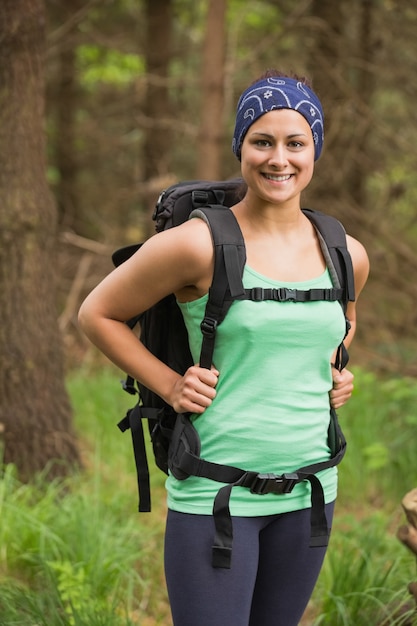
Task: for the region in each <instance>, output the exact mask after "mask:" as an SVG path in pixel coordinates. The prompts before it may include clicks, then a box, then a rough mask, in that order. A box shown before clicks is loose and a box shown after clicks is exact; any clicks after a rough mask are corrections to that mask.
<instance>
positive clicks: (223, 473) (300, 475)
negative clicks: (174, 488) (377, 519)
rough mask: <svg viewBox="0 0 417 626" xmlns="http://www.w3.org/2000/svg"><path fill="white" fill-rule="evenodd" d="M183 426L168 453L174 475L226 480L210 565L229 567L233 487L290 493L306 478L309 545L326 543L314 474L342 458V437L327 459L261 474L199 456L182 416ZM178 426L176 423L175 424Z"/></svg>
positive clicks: (216, 512) (220, 496)
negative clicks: (172, 450)
mask: <svg viewBox="0 0 417 626" xmlns="http://www.w3.org/2000/svg"><path fill="white" fill-rule="evenodd" d="M181 422H182V428H181V430H180V429H178V431H179V432H180V433H181V436H180V441H181V442H182V445H181V448H180V454H178V455H177V454H175V453H174V454H173V455H172V456H171V465H170V469H171V471H172V473H173V474H174V476H177V477H180V479H181V478H185V477H186V476H200V477H202V478H209V479H211V480H215V481H217V482H221V483H228V484H226V485H224V486H223V487H221V488H220V489H219V491H218V493H217V495H216V497H215V499H214V504H213V518H214V525H215V539H214V545H213V547H212V564H213V567H219V568H226V569H229V568H230V567H231V558H232V545H233V523H232V518H231V515H230V507H229V503H230V495H231V492H232V489H233V487H246V488H247V489H250V491H251V492H252V493H254V494H258V495H264V494H267V493H275V494H277V495H283V494H286V493H291V491H292V490H293V489H294V487H295V485H296V484H297V483H300V482H302V481H304V480H308V481H309V483H310V485H311V536H310V546H311V547H323V546H327V544H328V540H329V530H328V527H327V520H326V515H325V508H324V507H325V502H324V493H323V488H322V485H321V483H320V480H319V479H318V478H317V476H316V473H317V472H320V471H323V470H325V469H328V468H330V467H334V466H335V465H337V464H338V463H340V461H341V460H342V458H343V456H344V454H345V451H346V441H345V439H344V438H343V439H342V440H341V444H340V447H339V449H338V450H337V452H336V453H335V454H334V456H332V457H331V458H330V459H327V460H326V461H320V462H318V463H313V464H311V465H308V466H305V467H302V468H300V469H298V470H296V471H294V472H291V473H285V474H281V475H279V476H278V475H276V474H260V473H258V472H254V471H245V470H242V469H240V468H238V467H233V466H229V465H220V464H218V463H213V462H211V461H206V460H205V459H202V458H201V457H200V456H199V447H198V446H197V447H196V439H195V437H194V434H192V433H193V432H194V433H195V429H194V427H193V426H192V425H191V424H190V422H189V421H188V420H186V419H185V418H182V419H181ZM176 428H177V426H176Z"/></svg>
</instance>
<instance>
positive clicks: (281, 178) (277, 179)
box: [264, 174, 291, 183]
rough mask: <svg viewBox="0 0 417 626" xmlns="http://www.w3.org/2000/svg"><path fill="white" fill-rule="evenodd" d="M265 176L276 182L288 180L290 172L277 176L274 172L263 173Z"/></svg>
mask: <svg viewBox="0 0 417 626" xmlns="http://www.w3.org/2000/svg"><path fill="white" fill-rule="evenodd" d="M264 176H265V178H267V179H268V180H274V181H276V182H277V183H282V182H284V181H286V180H290V178H291V174H284V175H282V176H277V175H274V174H264Z"/></svg>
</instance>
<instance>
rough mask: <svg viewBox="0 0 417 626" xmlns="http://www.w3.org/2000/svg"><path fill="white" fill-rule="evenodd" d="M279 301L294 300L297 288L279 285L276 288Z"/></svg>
mask: <svg viewBox="0 0 417 626" xmlns="http://www.w3.org/2000/svg"><path fill="white" fill-rule="evenodd" d="M278 292H279V300H280V302H295V301H296V299H297V290H296V289H289V288H288V287H280V288H279V289H278Z"/></svg>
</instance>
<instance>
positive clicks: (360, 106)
mask: <svg viewBox="0 0 417 626" xmlns="http://www.w3.org/2000/svg"><path fill="white" fill-rule="evenodd" d="M375 10H376V9H375V6H374V3H372V2H369V0H359V1H358V2H356V3H354V5H353V6H351V5H349V11H350V12H351V13H353V14H354V18H355V22H356V27H355V28H354V29H352V32H349V31H348V28H347V19H346V18H347V15H346V14H345V12H346V11H347V7H346V5H345V4H344V3H342V2H339V3H335V2H333V0H314V2H313V5H312V14H313V16H314V23H315V24H316V27H317V36H316V38H315V41H316V45H315V49H314V51H313V55H312V62H311V70H312V74H313V76H314V85H313V87H314V88H315V90H316V91H317V92H318V95H319V96H320V98H321V99H322V102H323V107H324V112H325V151H324V154H323V158H322V159H321V160H320V162H319V164H318V169H319V170H320V176H317V177H316V179H315V181H314V185H315V186H316V187H317V197H320V198H321V199H322V202H323V204H322V205H323V206H324V207H326V206H332V210H335V211H336V213H338V214H339V215H340V217H341V218H342V219H343V221H344V223H345V225H346V226H347V227H348V228H349V232H350V234H352V235H356V236H360V234H361V232H362V231H363V230H364V229H365V228H367V225H368V221H367V220H369V215H367V214H365V213H364V211H363V209H362V207H364V206H366V202H367V197H366V180H367V176H369V175H370V174H371V172H372V171H373V169H374V168H375V162H374V158H373V156H372V155H371V154H370V153H369V142H368V136H369V132H370V128H371V124H372V113H371V101H372V98H373V94H374V82H375V81H374V79H373V72H372V67H373V57H374V51H375V36H374V33H373V21H374V19H373V17H374V16H373V11H375ZM317 67H319V68H320V71H318V72H317V73H314V69H315V68H317ZM335 163H337V167H336V168H335V167H334V164H335Z"/></svg>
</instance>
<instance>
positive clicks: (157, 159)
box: [144, 0, 172, 181]
mask: <svg viewBox="0 0 417 626" xmlns="http://www.w3.org/2000/svg"><path fill="white" fill-rule="evenodd" d="M145 5H146V48H145V50H146V69H147V74H148V86H147V93H146V103H145V114H146V119H147V127H146V128H145V129H144V130H145V133H146V138H145V143H144V179H145V180H146V181H149V180H151V179H152V178H155V177H160V176H164V175H166V174H167V173H168V172H169V154H170V133H169V126H168V124H167V120H168V119H169V117H170V101H169V89H168V68H169V63H170V60H171V29H172V0H146V2H145Z"/></svg>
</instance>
